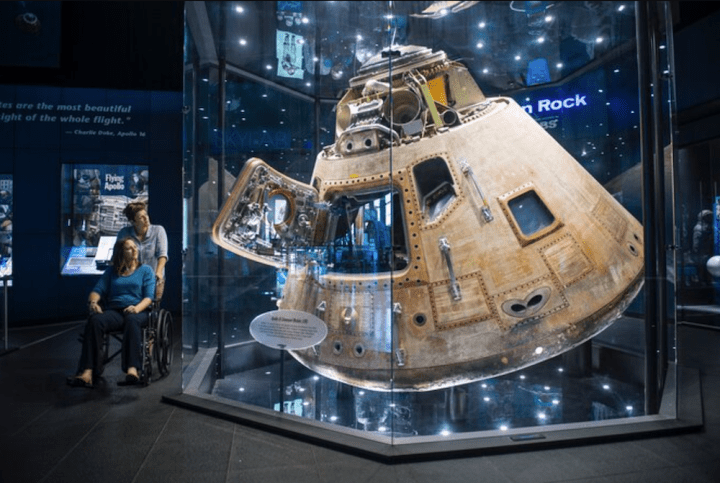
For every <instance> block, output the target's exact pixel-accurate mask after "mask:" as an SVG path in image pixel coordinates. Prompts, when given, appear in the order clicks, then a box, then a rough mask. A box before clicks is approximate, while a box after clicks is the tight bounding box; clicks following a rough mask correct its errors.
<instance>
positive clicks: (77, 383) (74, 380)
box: [65, 376, 95, 389]
mask: <svg viewBox="0 0 720 483" xmlns="http://www.w3.org/2000/svg"><path fill="white" fill-rule="evenodd" d="M65 382H67V385H68V386H70V387H85V388H88V389H92V388H94V387H95V386H93V383H92V382H85V381H83V380H82V379H80V378H79V377H77V376H70V377H68V378H67V379H65Z"/></svg>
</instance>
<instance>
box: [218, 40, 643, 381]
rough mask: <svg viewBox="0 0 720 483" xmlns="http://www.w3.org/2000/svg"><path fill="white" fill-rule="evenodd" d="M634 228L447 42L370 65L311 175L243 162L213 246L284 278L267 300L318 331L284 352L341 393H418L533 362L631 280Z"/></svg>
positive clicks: (601, 311) (586, 325) (590, 319)
mask: <svg viewBox="0 0 720 483" xmlns="http://www.w3.org/2000/svg"><path fill="white" fill-rule="evenodd" d="M642 233H643V230H642V226H641V225H640V223H639V222H638V221H637V220H636V219H635V218H634V217H633V216H632V215H631V214H630V213H628V212H627V211H626V210H625V209H624V208H623V207H622V206H621V205H620V203H618V202H617V201H616V200H615V199H614V198H613V197H612V196H611V195H610V193H608V192H607V191H606V190H605V189H604V188H603V187H602V186H601V185H600V184H599V183H598V182H597V181H596V180H595V179H594V178H593V177H592V176H591V175H590V174H589V173H588V172H587V171H585V169H583V167H582V166H581V165H580V164H579V163H578V162H577V161H576V160H575V159H574V158H573V157H572V156H571V155H570V154H569V153H568V152H567V151H565V149H563V147H562V146H561V145H560V144H558V143H557V142H556V141H555V140H554V139H553V138H552V137H551V136H550V135H549V134H547V133H546V131H545V130H544V129H543V128H542V127H541V126H540V125H538V123H537V122H535V121H534V120H533V119H532V118H531V117H530V116H529V115H528V114H527V113H526V112H525V111H524V110H523V109H522V108H521V107H520V106H519V105H518V104H517V103H515V102H514V101H513V100H512V99H509V98H506V97H495V98H486V97H485V96H484V94H483V93H482V91H481V90H480V89H479V87H478V86H477V84H476V83H475V81H474V80H473V78H472V77H471V75H470V73H469V72H468V70H467V68H466V67H464V66H463V65H462V64H460V63H457V62H454V61H451V60H449V59H448V58H447V56H446V55H445V53H444V52H442V51H436V52H433V51H432V50H431V49H428V48H424V47H417V46H404V47H396V48H395V51H389V50H386V51H384V52H383V53H381V54H378V55H376V56H375V57H373V58H371V59H369V60H368V61H367V62H366V63H365V64H364V65H363V66H362V68H361V69H360V70H359V71H358V75H357V76H356V77H354V78H353V79H351V80H350V88H349V90H348V91H347V92H346V94H345V95H344V97H343V98H342V99H341V100H340V101H339V103H338V104H337V115H336V138H335V143H334V144H333V145H331V146H327V147H325V148H324V149H323V150H322V151H321V152H320V153H319V154H318V156H317V160H316V164H315V167H314V171H313V174H312V180H311V183H310V184H309V185H308V184H304V183H300V182H298V181H296V180H293V179H291V178H289V177H287V176H285V175H283V174H282V173H280V172H278V171H276V170H275V169H273V168H272V167H270V166H269V165H268V164H266V163H265V162H264V161H262V160H260V159H257V158H253V159H250V160H248V162H247V163H246V165H245V166H244V168H243V170H242V172H241V173H240V175H239V176H238V178H237V181H236V183H235V185H234V187H233V189H232V192H231V194H230V196H229V197H228V199H227V200H226V202H225V204H224V206H223V208H222V210H221V212H220V214H219V216H218V218H217V220H216V222H215V224H214V226H213V239H214V241H215V242H216V243H217V244H218V245H220V246H222V247H224V248H225V249H227V250H230V251H232V252H234V253H236V254H238V255H241V256H243V257H246V258H248V259H251V260H255V261H258V262H261V263H265V264H269V265H272V266H275V267H277V268H278V269H279V270H286V271H287V281H286V283H285V286H284V289H283V293H282V296H281V298H280V299H279V300H278V307H279V308H280V309H282V310H295V311H301V312H305V313H309V314H313V315H314V316H316V317H318V318H319V319H321V320H322V321H324V323H325V324H327V329H328V333H327V337H326V338H325V339H324V340H323V341H322V342H320V343H318V344H317V345H315V346H313V347H309V348H307V349H302V350H291V351H290V352H291V354H292V355H293V357H295V358H296V359H297V360H298V361H300V362H301V363H302V364H304V365H305V366H307V367H308V368H310V369H312V370H313V371H315V372H317V373H319V374H322V375H324V376H327V377H329V378H332V379H334V380H338V381H342V382H345V383H348V384H351V385H354V386H358V387H363V388H368V389H374V390H380V391H388V390H399V391H427V390H433V389H440V388H446V387H450V386H454V385H457V384H464V383H468V382H472V381H477V380H481V379H484V378H489V377H493V376H498V375H501V374H506V373H509V372H512V371H516V370H518V369H521V368H524V367H527V366H529V365H532V364H535V363H538V362H540V361H543V360H546V359H548V358H551V357H553V356H556V355H558V354H560V353H562V352H565V351H567V350H569V349H572V348H573V347H576V346H578V345H579V344H581V343H583V342H584V341H587V340H588V339H590V338H591V337H593V336H594V335H596V334H597V333H599V332H600V331H602V330H603V329H605V328H606V327H608V326H609V325H610V324H611V323H612V322H613V321H614V320H615V319H616V318H617V317H618V316H619V315H620V314H621V313H622V311H623V310H624V309H625V308H626V307H627V306H628V304H629V303H630V302H631V301H632V300H633V298H634V297H635V296H636V295H637V293H638V291H639V290H640V288H641V286H642V283H643V266H644V261H643V239H642Z"/></svg>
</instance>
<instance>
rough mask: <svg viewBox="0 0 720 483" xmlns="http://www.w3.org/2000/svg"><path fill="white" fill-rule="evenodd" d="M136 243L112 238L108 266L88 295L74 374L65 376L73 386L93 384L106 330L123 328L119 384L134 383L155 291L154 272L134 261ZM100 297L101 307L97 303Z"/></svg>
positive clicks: (101, 354) (99, 371)
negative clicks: (78, 357) (78, 362)
mask: <svg viewBox="0 0 720 483" xmlns="http://www.w3.org/2000/svg"><path fill="white" fill-rule="evenodd" d="M138 254H139V250H138V246H137V244H136V243H135V242H134V241H133V240H132V239H131V238H123V239H121V240H118V241H117V242H115V246H114V249H113V255H112V259H111V263H112V266H111V267H109V268H108V269H107V270H105V272H104V273H103V274H102V275H101V277H100V280H98V282H97V284H96V285H95V288H94V289H93V290H92V292H90V296H89V297H88V306H89V311H90V317H89V318H88V321H87V323H86V324H85V332H84V338H83V344H82V352H81V354H80V364H79V366H78V374H77V375H75V376H71V377H68V378H67V383H68V384H69V385H71V386H73V387H88V388H92V387H93V376H95V377H99V376H100V375H101V374H102V371H103V369H104V367H103V364H104V362H103V355H104V354H103V339H104V337H105V334H106V333H107V332H111V331H115V330H123V346H122V370H123V372H125V373H126V376H125V380H124V381H122V382H118V384H120V385H131V384H137V383H138V382H139V381H140V377H139V375H138V368H141V367H142V353H141V346H142V328H143V327H144V326H145V325H147V323H148V316H149V310H148V308H149V307H150V305H151V304H152V300H153V296H154V295H155V273H154V272H153V269H152V268H151V267H149V266H148V265H142V264H140V262H139V261H138ZM101 300H102V301H103V306H104V307H105V308H104V309H103V308H101V306H100V301H101Z"/></svg>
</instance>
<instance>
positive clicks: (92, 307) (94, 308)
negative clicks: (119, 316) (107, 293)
mask: <svg viewBox="0 0 720 483" xmlns="http://www.w3.org/2000/svg"><path fill="white" fill-rule="evenodd" d="M88 310H89V311H90V314H91V315H92V314H102V313H103V311H102V308H101V307H100V306H99V305H98V303H97V302H89V303H88Z"/></svg>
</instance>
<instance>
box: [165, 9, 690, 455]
mask: <svg viewBox="0 0 720 483" xmlns="http://www.w3.org/2000/svg"><path fill="white" fill-rule="evenodd" d="M186 9H187V12H188V14H186V19H187V20H186V22H188V23H193V22H195V23H198V22H200V23H203V24H204V28H199V26H198V25H195V30H194V31H195V32H208V31H210V30H211V28H210V21H209V19H208V18H207V11H206V10H205V8H204V2H187V3H186ZM635 11H636V17H635V23H636V46H637V62H638V66H639V68H638V84H639V86H641V88H640V92H639V109H640V112H639V117H640V144H641V164H642V186H643V193H642V209H643V214H644V217H643V218H644V220H645V222H644V239H645V244H644V250H645V253H644V255H645V260H646V268H645V276H644V277H645V299H644V310H645V322H644V325H645V334H646V335H645V341H644V349H645V353H646V354H651V356H646V357H645V365H644V379H645V385H644V390H645V395H644V404H645V411H644V413H645V414H646V415H644V416H636V417H627V418H621V419H614V420H606V421H587V422H581V423H565V424H553V425H546V426H542V427H519V428H513V429H510V430H505V431H500V430H497V431H479V432H468V433H460V434H458V433H456V434H453V435H452V437H445V438H444V437H442V436H409V437H403V438H393V437H387V436H381V435H377V434H371V433H363V434H360V433H359V432H358V431H356V430H349V429H346V428H343V427H340V426H335V425H330V424H326V423H323V422H319V421H316V420H313V419H306V418H302V417H298V416H294V415H292V414H287V413H284V412H281V411H273V410H270V409H266V408H263V407H259V406H254V405H251V404H246V403H242V402H239V401H232V400H228V399H223V398H219V397H216V396H213V395H210V394H209V393H208V388H209V387H210V385H211V384H212V383H213V382H214V380H215V379H216V378H219V377H223V375H224V374H225V372H226V371H227V368H226V364H227V361H226V355H225V354H224V352H225V348H226V347H227V345H228V344H227V334H225V333H224V325H225V324H224V319H223V317H224V313H225V310H223V304H224V303H225V302H224V299H223V297H219V299H220V301H219V303H220V307H219V309H218V313H219V317H218V321H217V322H218V325H217V333H216V334H215V335H216V338H217V347H216V348H200V347H199V339H198V334H197V328H196V330H195V333H194V334H191V335H189V336H188V334H186V336H188V337H187V339H188V340H189V341H190V343H189V346H190V350H191V351H192V352H193V353H194V354H195V357H194V358H193V360H192V361H191V362H190V363H189V364H187V367H186V368H185V371H186V372H187V374H186V375H187V376H188V377H187V378H186V381H185V384H184V388H183V390H182V392H180V393H178V394H168V395H166V396H164V398H163V400H164V401H166V402H169V403H171V404H176V405H178V406H181V407H186V408H189V409H193V410H197V411H200V412H204V413H206V414H209V415H212V416H216V417H219V418H224V419H228V420H231V421H235V422H238V423H242V424H248V425H253V426H257V427H261V428H264V429H267V430H269V431H275V432H279V433H281V434H286V435H291V436H293V437H296V438H299V439H304V440H307V441H311V442H315V443H318V444H323V445H329V446H332V447H334V448H337V449H342V450H348V451H353V452H354V453H359V454H362V455H364V456H367V457H371V458H377V459H380V460H384V461H392V462H395V461H402V460H410V459H415V458H420V457H422V458H427V457H447V456H459V455H464V454H477V453H483V452H497V451H513V450H519V449H526V448H532V447H542V446H548V445H550V446H552V445H562V444H564V445H570V444H573V442H576V441H580V440H582V441H592V442H595V441H603V440H608V439H621V438H629V437H637V436H642V435H647V434H653V435H659V434H666V433H671V432H680V431H689V430H696V429H698V428H700V427H702V424H703V421H702V407H701V406H702V402H701V395H700V386H699V374H698V373H697V371H694V370H691V369H687V368H683V367H680V366H677V365H676V363H675V362H674V361H671V360H670V357H669V354H668V351H667V345H668V340H669V339H668V335H667V334H668V330H670V331H674V330H675V324H670V325H669V326H666V322H665V321H667V320H668V299H672V296H673V294H672V287H670V285H671V284H670V283H669V281H668V280H667V269H666V265H667V257H668V255H667V253H666V251H667V250H668V247H670V250H672V249H673V248H672V247H673V246H674V244H668V243H667V239H668V236H667V232H668V230H672V227H668V226H666V224H665V218H664V216H652V214H654V213H665V212H666V205H665V198H664V193H665V190H666V188H665V185H664V183H665V182H666V180H665V178H664V171H665V162H666V161H665V152H666V149H665V148H664V146H666V145H667V144H668V143H667V141H668V138H669V141H670V142H669V144H670V146H672V129H671V130H670V131H671V132H669V133H668V132H665V131H666V127H665V126H666V121H667V118H668V117H670V122H671V123H672V122H674V119H673V118H672V116H671V115H670V116H669V114H668V113H665V112H664V109H665V108H666V107H667V106H662V105H661V102H662V99H664V98H665V97H664V96H663V95H661V94H662V91H663V90H664V89H669V90H670V91H671V92H669V93H666V94H667V95H668V96H669V97H670V98H671V102H674V91H672V89H673V83H672V79H671V78H669V77H668V76H663V75H662V74H661V73H660V68H659V65H660V62H661V59H660V54H659V52H660V50H659V48H658V47H659V42H660V39H661V37H662V35H663V34H667V33H668V32H671V25H670V21H669V17H668V16H669V8H668V5H667V2H661V3H660V4H656V3H655V2H635ZM220 22H221V26H220V29H221V30H224V17H223V16H221V17H220ZM198 43H199V44H200V46H201V48H202V51H201V52H197V55H196V56H195V60H194V63H192V64H188V65H187V66H186V75H189V76H190V77H191V78H192V79H193V80H191V84H192V98H193V100H192V101H193V103H194V102H196V99H197V98H198V97H199V92H198V88H199V87H198V85H199V82H198V81H199V78H198V77H199V73H200V72H201V71H207V70H208V69H209V70H216V73H217V77H218V79H217V84H218V86H219V89H218V93H217V109H218V112H217V115H218V119H217V126H218V128H219V130H220V134H219V136H220V142H219V146H220V149H221V151H220V153H219V154H218V168H217V172H218V173H219V175H218V178H217V179H218V186H217V191H216V193H217V207H218V208H219V207H220V206H221V205H222V203H223V200H224V196H223V193H225V192H227V191H228V190H229V187H227V186H225V185H224V178H223V173H224V166H225V151H224V149H225V142H224V136H225V129H224V128H225V118H224V116H225V110H224V106H225V103H226V102H227V100H226V93H225V85H226V82H225V81H226V79H227V75H228V73H232V75H236V76H239V77H241V78H245V79H248V80H252V81H254V82H257V83H260V84H263V85H267V86H269V87H272V88H273V89H277V90H280V91H283V92H284V93H286V94H290V95H292V96H295V97H299V98H302V99H303V100H307V101H309V102H312V103H313V105H314V113H315V120H316V124H317V125H319V118H320V110H321V105H322V104H323V103H333V104H334V103H335V102H336V100H335V99H325V98H315V97H313V96H309V95H307V94H305V93H302V92H298V91H295V90H293V89H291V88H289V87H286V86H284V85H281V84H278V83H275V82H273V81H271V80H269V79H265V78H263V77H261V76H259V75H257V74H254V73H252V72H250V71H247V70H245V69H242V68H240V67H237V66H234V65H230V64H228V62H227V61H226V60H225V43H224V42H220V43H219V45H218V46H217V50H216V48H215V46H214V43H213V39H212V38H203V39H202V41H200V42H198ZM670 44H671V42H670ZM625 48H627V46H625ZM216 52H217V55H216ZM609 55H613V54H612V53H610V54H609ZM667 55H668V60H667V61H668V62H671V59H672V52H671V49H668V52H667ZM650 86H656V87H655V88H651V87H650ZM653 92H655V93H657V95H654V96H653V95H652V94H653ZM186 95H187V93H186ZM195 107H196V105H193V106H187V107H186V118H185V121H186V129H187V128H189V129H191V130H192V132H196V131H197V130H198V129H199V128H198V126H199V125H200V120H199V117H198V112H197V111H196V109H195ZM670 112H672V106H670ZM314 141H315V143H314V146H319V145H320V144H321V143H320V136H319V133H318V132H317V130H316V132H315V139H314ZM196 149H197V147H196V145H195V144H193V143H191V144H190V146H188V150H187V151H186V156H187V158H186V166H187V168H189V169H187V168H186V176H189V178H190V180H191V181H193V182H194V181H195V180H196V179H197V173H196V172H195V171H194V170H195V169H197V168H196V166H197V165H196V163H195V162H194V160H195V159H196V156H197V152H196ZM670 159H671V160H672V156H671V157H670ZM187 171H189V172H187ZM671 181H672V180H671ZM186 188H187V185H186ZM189 189H195V190H196V191H195V192H194V194H195V196H193V203H194V204H193V205H192V206H191V207H190V209H191V210H193V212H194V213H197V212H198V206H197V199H198V196H197V193H198V192H197V188H195V187H194V186H191V187H190V188H189ZM193 236H194V237H195V241H194V243H193V245H195V246H198V245H199V244H200V243H199V241H198V239H197V237H198V234H197V232H196V233H195V234H194V235H193ZM670 236H671V237H672V236H674V235H672V233H671V234H670ZM193 263H194V264H195V266H194V267H190V268H189V270H191V271H192V272H191V273H197V264H198V263H199V261H198V258H197V257H195V258H194V261H193ZM224 263H225V262H224V257H223V256H218V257H217V264H218V269H219V270H222V267H223V264H224ZM193 270H194V271H193ZM218 283H219V282H218ZM192 284H193V286H192V288H191V289H190V290H194V291H197V290H198V287H197V281H194V282H192ZM668 287H670V288H668ZM188 310H189V313H190V318H192V317H194V315H193V314H195V313H196V310H197V308H194V307H192V306H190V307H188ZM659 321H662V322H659ZM673 336H674V337H675V340H676V338H677V337H676V334H674V335H673ZM589 357H592V356H589ZM285 359H286V355H285V353H284V352H281V353H280V356H279V364H280V368H281V374H280V376H279V377H280V379H279V381H280V387H281V388H282V383H283V381H284V374H283V371H284V369H283V367H284V366H283V364H284V361H285ZM281 392H282V391H281ZM281 407H282V396H281Z"/></svg>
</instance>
